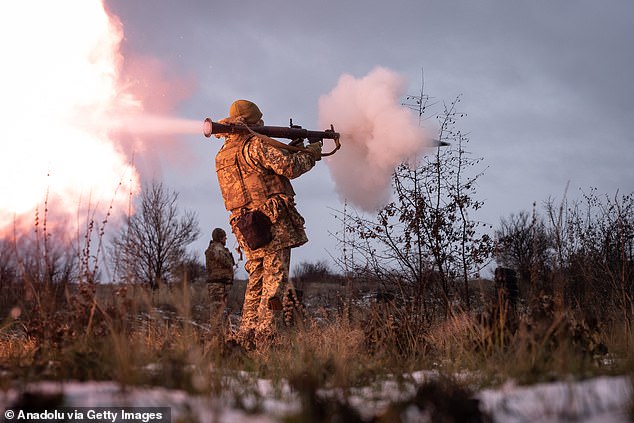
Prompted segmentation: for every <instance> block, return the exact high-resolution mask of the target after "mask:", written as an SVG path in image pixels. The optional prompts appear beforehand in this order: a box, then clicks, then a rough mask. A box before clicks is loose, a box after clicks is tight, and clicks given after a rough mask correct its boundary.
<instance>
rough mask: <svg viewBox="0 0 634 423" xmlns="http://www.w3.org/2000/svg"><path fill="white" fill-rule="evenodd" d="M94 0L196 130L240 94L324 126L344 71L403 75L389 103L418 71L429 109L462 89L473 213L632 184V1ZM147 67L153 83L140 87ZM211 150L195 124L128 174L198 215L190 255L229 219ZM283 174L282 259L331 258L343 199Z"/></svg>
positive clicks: (280, 116)
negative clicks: (168, 191)
mask: <svg viewBox="0 0 634 423" xmlns="http://www.w3.org/2000/svg"><path fill="white" fill-rule="evenodd" d="M105 4H106V6H107V8H108V10H109V12H110V13H111V14H113V15H116V16H117V17H118V19H119V20H120V22H121V25H122V29H123V37H124V38H123V40H122V44H121V53H122V55H123V60H124V62H125V64H124V67H125V66H126V65H127V66H132V65H134V64H135V63H139V62H143V63H145V64H146V65H147V64H150V65H151V66H150V67H151V68H152V70H148V72H147V81H144V80H143V79H144V74H143V73H142V72H141V73H139V72H137V74H136V77H137V78H139V79H140V81H141V83H145V84H147V85H150V88H151V89H153V101H155V102H156V103H160V102H161V99H162V98H167V97H169V98H170V99H174V98H176V99H177V100H178V101H177V102H175V104H174V105H173V107H172V108H171V109H170V111H169V113H170V114H171V115H172V116H174V117H181V118H185V119H192V120H199V121H200V122H201V127H202V121H203V119H204V118H205V117H211V118H212V119H213V120H217V119H220V118H223V117H226V116H227V115H228V110H229V106H230V104H231V103H232V102H233V101H234V100H236V99H249V100H252V101H254V102H255V103H257V104H258V105H259V107H260V109H261V110H262V112H263V114H264V120H265V123H266V124H268V125H277V126H286V125H287V124H288V122H289V118H292V119H293V122H294V123H296V124H301V125H302V126H303V127H305V128H309V129H316V130H323V129H326V128H320V127H319V126H318V125H319V122H318V120H319V109H318V104H319V99H320V98H321V97H322V96H324V95H327V94H328V93H330V92H331V91H332V90H333V89H334V88H335V87H336V86H337V84H338V81H339V80H340V78H341V77H342V75H351V76H352V77H354V78H363V77H365V76H367V75H368V74H370V73H372V72H373V71H374V70H375V69H377V68H385V69H388V70H390V71H391V72H394V73H395V74H397V75H399V76H400V77H402V78H403V80H404V81H406V86H405V88H404V95H403V98H402V99H401V101H405V98H404V96H405V95H406V94H418V93H419V92H420V90H421V81H424V92H425V93H426V94H427V95H429V96H431V97H432V98H433V99H434V101H436V102H437V107H442V104H443V103H450V102H451V101H453V100H454V99H456V98H457V97H458V96H460V98H461V102H460V106H459V111H461V112H463V113H465V114H466V116H465V117H464V118H462V119H460V121H459V122H458V129H460V130H461V131H462V132H463V133H467V134H468V137H469V143H468V150H469V151H470V153H471V155H472V156H473V157H481V158H483V159H484V160H483V161H482V163H481V164H482V169H481V170H484V175H483V176H482V177H481V178H480V179H479V185H478V187H477V199H479V200H481V201H483V202H484V207H483V208H482V210H481V211H480V212H479V214H478V215H477V216H474V218H477V219H478V220H482V221H484V222H487V223H489V224H491V225H493V226H494V227H496V226H497V225H498V224H499V221H500V218H501V217H505V216H508V215H510V214H511V213H518V212H520V211H523V210H527V211H529V210H531V209H532V205H533V203H534V202H535V203H537V204H538V206H539V205H540V204H541V203H542V202H544V201H545V200H547V199H548V198H549V197H552V198H555V199H561V198H562V196H563V195H564V194H565V195H567V197H568V198H569V199H574V198H576V197H577V196H578V195H579V194H580V192H581V191H580V190H585V191H587V190H589V189H590V188H597V191H598V192H599V193H605V194H608V195H611V196H614V194H615V193H616V192H617V190H618V192H620V193H631V192H634V170H633V166H632V162H633V161H634V139H633V135H632V134H634V119H632V116H634V101H633V98H634V84H633V83H632V81H631V76H632V75H634V49H632V47H631V46H632V43H633V42H634V2H631V1H630V0H622V1H619V0H609V1H605V2H596V1H589V0H581V1H575V2H572V1H560V2H552V1H543V0H537V1H532V2H506V1H501V0H484V1H479V2H473V1H468V0H451V1H442V2H441V1H435V2H432V1H396V2H384V1H346V2H340V1H331V0H326V1H320V2H288V1H279V0H273V1H267V2H259V1H249V0H247V1H242V2H239V3H234V2H210V1H202V0H198V1H195V0H190V1H181V2H174V1H168V0H134V1H130V0H105ZM42 35H43V36H45V34H42ZM148 69H149V68H148ZM157 72H158V73H159V74H160V76H161V78H162V81H163V83H158V84H156V86H153V85H152V84H153V81H154V80H155V79H156V78H154V77H155V76H156V73H157ZM166 81H167V82H166ZM163 111H164V110H163ZM430 125H432V124H431V123H430ZM335 129H336V128H335ZM220 146H221V144H220V141H219V140H217V139H215V138H211V139H207V138H205V137H203V136H202V134H200V135H199V134H189V135H180V136H177V137H173V138H172V139H171V140H170V144H166V143H165V142H164V141H163V142H159V141H157V142H156V143H154V141H153V140H152V139H151V137H149V138H146V140H145V148H144V149H142V150H140V151H139V152H137V153H135V159H134V160H135V164H136V166H138V168H139V169H140V174H141V182H145V181H148V180H150V179H151V178H157V179H160V180H162V181H163V182H164V183H165V184H166V185H167V186H169V187H170V188H172V189H174V190H175V191H177V192H178V193H179V199H180V205H181V207H182V208H184V209H188V210H192V211H195V212H196V213H197V214H198V218H199V221H200V225H201V229H202V235H201V238H200V239H199V241H197V242H196V243H195V244H193V245H192V249H193V252H194V254H200V258H201V259H202V255H203V251H204V249H205V247H206V245H207V243H208V241H209V238H210V234H211V230H212V229H213V228H214V227H218V226H219V227H223V228H225V229H229V225H228V212H227V211H226V210H225V209H224V206H223V203H222V197H221V195H220V191H219V188H218V185H217V180H216V176H215V170H214V156H215V154H216V153H217V152H218V150H219V149H220ZM342 148H344V149H345V145H344V146H343V147H342ZM385 148H386V149H389V148H390V147H389V145H386V147H385ZM332 160H333V161H334V160H337V155H335V156H333V158H332ZM293 184H294V187H295V191H296V193H297V195H296V202H297V204H298V209H299V211H300V213H301V214H302V215H303V216H304V217H305V219H306V228H307V234H308V237H309V239H310V241H309V243H308V244H306V245H304V246H302V247H300V248H298V249H294V250H293V259H292V260H293V263H292V267H294V266H295V265H297V264H298V263H301V262H316V261H319V260H327V261H331V258H330V257H331V256H335V257H338V256H339V252H338V251H337V242H336V240H335V239H334V238H333V237H332V236H331V235H330V233H332V232H337V231H339V230H340V229H341V228H340V225H339V224H338V222H337V220H336V219H335V218H334V216H333V210H342V209H343V202H342V199H341V198H340V196H339V195H338V194H337V192H336V190H335V185H334V182H333V179H332V177H331V175H330V173H329V171H328V167H327V166H326V165H325V163H324V162H320V163H318V164H317V166H316V167H315V169H313V170H312V171H310V172H309V173H307V174H305V175H302V176H301V177H300V178H298V179H296V180H295V181H294V182H293ZM234 242H235V240H234V238H233V237H231V236H230V237H229V241H228V244H229V246H232V245H233V243H234Z"/></svg>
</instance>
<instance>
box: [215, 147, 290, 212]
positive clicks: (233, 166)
mask: <svg viewBox="0 0 634 423" xmlns="http://www.w3.org/2000/svg"><path fill="white" fill-rule="evenodd" d="M232 138H233V137H228V138H227V139H226V141H225V144H224V145H223V147H222V148H221V149H220V151H219V152H218V154H217V155H216V174H217V176H218V183H219V185H220V192H221V193H222V198H223V199H224V201H225V207H226V209H227V210H229V211H233V210H236V209H239V208H242V207H247V206H248V208H250V209H256V208H258V207H260V206H261V205H262V204H264V203H265V202H266V200H267V199H268V198H270V197H272V196H273V195H275V194H287V195H295V192H294V191H293V187H292V186H291V183H290V181H289V180H288V178H286V177H285V176H282V175H278V174H277V173H275V172H273V171H272V170H270V169H266V168H263V167H256V166H254V165H251V164H249V163H248V162H247V160H246V159H245V157H244V148H245V146H246V143H247V142H248V141H249V139H250V138H247V139H245V140H244V141H242V142H240V140H239V139H235V138H234V139H232Z"/></svg>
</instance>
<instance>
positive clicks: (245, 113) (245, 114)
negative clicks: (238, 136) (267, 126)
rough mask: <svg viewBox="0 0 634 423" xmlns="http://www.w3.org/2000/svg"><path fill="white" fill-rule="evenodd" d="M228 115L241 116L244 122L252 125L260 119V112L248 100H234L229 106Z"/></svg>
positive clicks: (232, 116)
mask: <svg viewBox="0 0 634 423" xmlns="http://www.w3.org/2000/svg"><path fill="white" fill-rule="evenodd" d="M229 117H231V118H236V117H242V118H243V119H244V121H245V122H246V123H248V124H251V125H253V124H256V123H258V122H259V121H260V119H262V112H261V111H260V109H259V108H258V106H257V105H256V104H255V103H253V102H251V101H249V100H236V101H234V102H233V104H232V105H231V107H230V108H229Z"/></svg>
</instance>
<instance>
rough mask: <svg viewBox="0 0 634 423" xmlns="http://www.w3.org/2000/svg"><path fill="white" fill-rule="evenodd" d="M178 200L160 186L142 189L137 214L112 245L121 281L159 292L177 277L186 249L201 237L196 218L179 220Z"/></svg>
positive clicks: (186, 216) (192, 215)
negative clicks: (164, 285)
mask: <svg viewBox="0 0 634 423" xmlns="http://www.w3.org/2000/svg"><path fill="white" fill-rule="evenodd" d="M177 200H178V194H177V193H176V192H174V191H171V190H168V189H167V188H165V187H164V186H163V184H162V183H160V182H156V181H154V182H152V183H151V184H149V185H145V186H144V187H143V190H142V192H141V202H140V205H139V209H138V212H137V213H135V214H134V215H132V216H130V218H129V220H128V223H127V225H126V226H125V227H124V228H123V229H122V230H121V232H120V233H119V235H118V236H117V237H116V238H114V239H113V241H112V246H113V253H114V262H115V272H116V275H117V276H118V277H119V278H120V279H122V280H124V281H132V282H138V283H145V284H148V285H149V286H150V287H151V288H153V289H156V288H158V286H159V285H160V284H161V283H166V282H169V281H170V280H171V279H172V278H173V277H174V276H175V275H176V274H177V272H178V269H179V266H180V265H181V262H182V261H183V260H184V259H185V257H186V251H185V250H186V247H187V245H189V244H190V243H192V242H193V241H195V240H196V239H197V238H198V235H199V233H200V230H199V228H198V219H197V217H196V214H195V213H193V212H189V211H186V212H185V213H184V214H183V215H182V216H179V214H180V213H179V210H178V204H177Z"/></svg>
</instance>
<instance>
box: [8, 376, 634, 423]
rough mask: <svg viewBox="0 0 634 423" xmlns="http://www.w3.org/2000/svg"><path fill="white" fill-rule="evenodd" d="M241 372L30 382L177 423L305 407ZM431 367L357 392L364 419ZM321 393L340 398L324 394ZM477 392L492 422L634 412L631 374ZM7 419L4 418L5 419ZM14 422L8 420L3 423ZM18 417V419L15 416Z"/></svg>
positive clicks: (82, 401)
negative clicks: (150, 379)
mask: <svg viewBox="0 0 634 423" xmlns="http://www.w3.org/2000/svg"><path fill="white" fill-rule="evenodd" d="M249 377H250V376H249V375H248V374H238V375H236V376H235V378H231V380H228V381H227V382H228V383H229V385H230V386H231V389H230V390H231V391H235V392H240V385H241V384H244V385H245V386H249V388H248V389H247V390H245V391H244V392H242V393H241V394H240V395H239V396H240V398H241V400H240V402H241V405H238V403H237V402H236V397H235V396H234V395H222V396H219V397H211V396H209V395H205V396H196V395H191V394H188V393H186V392H184V391H179V390H168V389H164V388H157V387H148V388H143V387H125V388H124V387H122V386H121V385H119V384H117V383H114V382H76V381H69V382H64V383H61V382H39V383H36V384H32V385H29V386H28V387H26V390H28V391H29V392H31V393H34V392H37V393H40V394H42V395H45V396H46V395H53V394H59V393H62V394H63V398H64V403H63V406H64V407H170V409H171V421H172V422H175V421H177V420H180V421H199V422H201V423H206V422H209V423H212V422H226V423H246V422H258V423H268V422H279V421H280V419H281V418H282V417H283V416H285V415H289V414H292V413H297V412H298V411H299V409H300V401H299V399H298V397H297V395H296V393H294V392H293V391H292V390H291V389H290V387H288V385H287V384H285V383H282V384H281V385H282V386H274V385H273V384H272V383H271V382H270V381H267V380H262V379H260V380H248V378H249ZM429 377H430V374H429V373H428V372H420V373H416V374H414V375H412V377H411V380H412V384H411V386H409V388H408V387H407V386H403V384H396V383H391V382H384V383H381V384H380V385H379V386H373V387H367V388H361V389H357V390H355V391H353V392H352V395H351V396H349V397H348V402H349V404H351V405H352V406H354V407H355V408H356V409H357V410H358V411H359V412H360V414H361V415H362V416H363V417H364V418H370V417H371V416H375V415H378V414H380V413H381V410H382V408H384V407H385V406H386V405H387V404H388V403H389V402H390V401H394V400H398V399H402V398H403V397H404V396H407V395H411V394H412V393H413V392H414V391H415V387H416V385H417V384H418V383H422V382H424V381H425V380H428V378H429ZM20 392H21V391H19V390H17V389H9V390H7V391H0V410H3V413H4V410H5V409H6V408H9V407H11V406H13V405H14V404H15V403H16V401H18V400H19V398H20ZM320 393H321V394H323V395H336V393H334V394H333V393H332V392H320ZM475 397H476V398H477V399H478V400H479V401H480V405H479V407H480V410H481V411H482V412H484V413H486V414H487V415H489V416H490V417H491V418H492V420H493V421H494V422H561V421H565V422H601V423H603V422H614V423H616V422H628V421H631V417H630V415H629V413H630V412H631V410H632V399H633V398H634V395H633V389H632V378H631V377H628V376H618V377H597V378H594V379H588V380H584V381H577V382H572V381H570V382H554V383H545V384H538V385H534V386H529V387H526V386H515V385H513V384H512V383H507V384H506V385H505V386H503V387H502V388H500V389H485V390H482V391H480V392H478V393H477V394H476V395H475ZM0 419H1V418H0ZM401 419H402V420H401V421H402V422H408V423H409V422H411V423H414V422H417V423H418V422H426V421H430V420H429V415H428V414H427V413H426V412H425V411H420V410H418V409H416V407H411V406H410V407H408V408H407V410H406V411H404V412H403V413H402V414H401ZM5 421H10V420H5ZM15 421H17V420H15Z"/></svg>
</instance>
